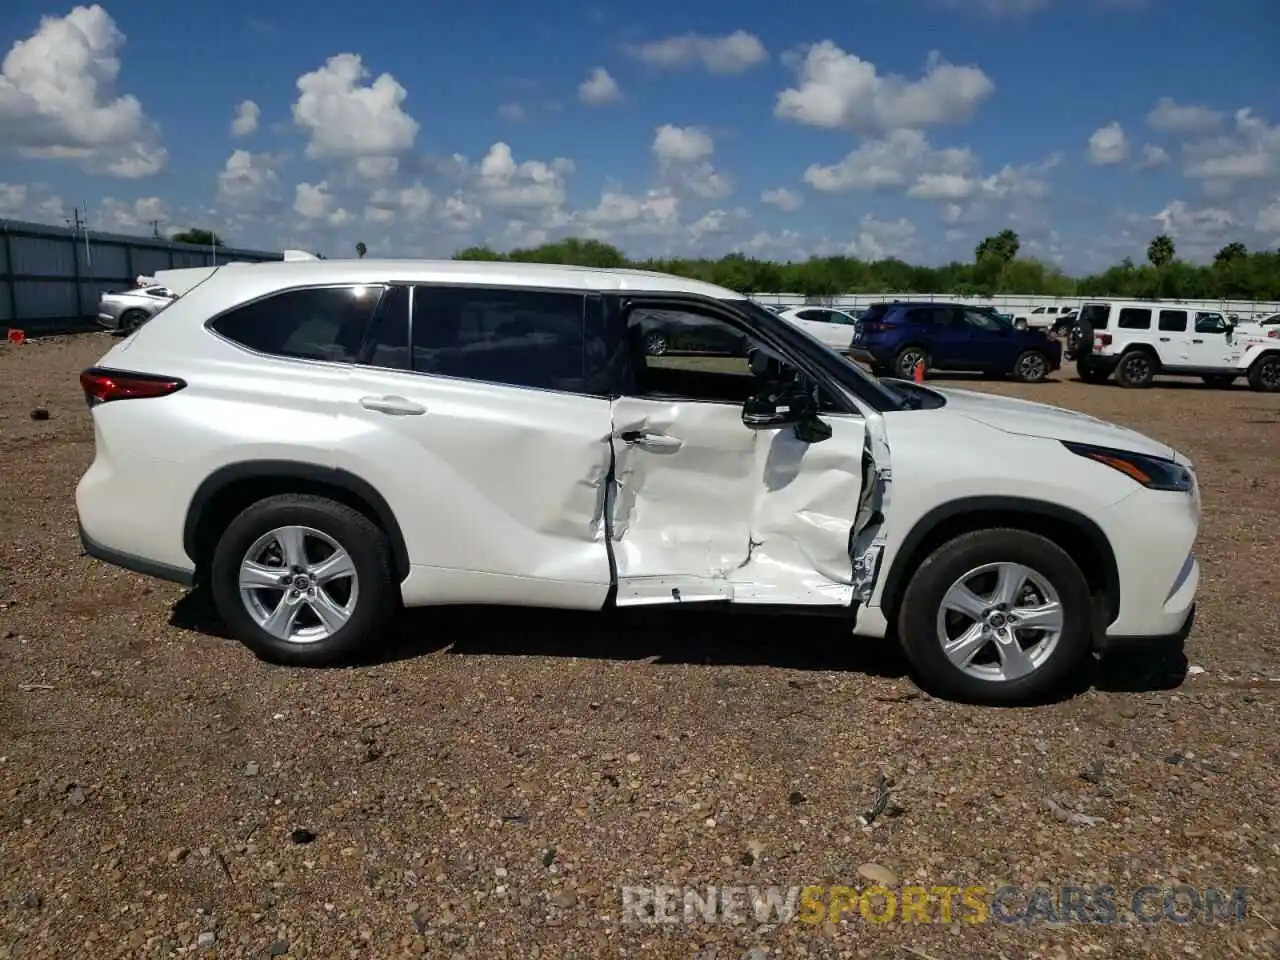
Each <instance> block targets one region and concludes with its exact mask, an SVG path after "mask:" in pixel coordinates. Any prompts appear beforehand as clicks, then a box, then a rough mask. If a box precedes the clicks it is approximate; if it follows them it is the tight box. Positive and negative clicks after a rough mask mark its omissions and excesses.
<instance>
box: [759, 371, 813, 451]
mask: <svg viewBox="0 0 1280 960" xmlns="http://www.w3.org/2000/svg"><path fill="white" fill-rule="evenodd" d="M742 423H743V425H744V426H746V427H747V428H748V429H751V430H770V429H774V428H777V427H786V426H793V427H795V434H796V438H797V439H799V440H803V441H804V442H805V443H819V442H821V441H823V440H826V439H827V438H828V437H830V436H831V427H830V425H829V424H826V423H824V422H822V421H821V420H819V419H818V400H817V397H816V396H815V394H814V391H813V389H812V388H809V387H805V386H804V385H803V384H800V383H796V382H794V381H793V382H790V383H775V384H772V385H770V386H768V387H766V388H765V389H764V390H761V391H760V392H759V393H755V394H752V395H751V396H750V397H748V398H747V400H746V402H745V403H744V404H743V405H742Z"/></svg>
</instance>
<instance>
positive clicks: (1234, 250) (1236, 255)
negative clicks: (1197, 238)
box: [1213, 240, 1249, 267]
mask: <svg viewBox="0 0 1280 960" xmlns="http://www.w3.org/2000/svg"><path fill="white" fill-rule="evenodd" d="M1247 256H1249V248H1248V247H1246V246H1245V245H1244V244H1243V243H1241V242H1240V241H1239V240H1234V241H1232V242H1231V243H1228V244H1227V245H1226V246H1225V247H1223V248H1222V249H1221V250H1219V251H1218V252H1217V253H1215V254H1214V255H1213V265H1214V266H1215V267H1225V266H1228V265H1229V264H1231V263H1233V262H1234V261H1236V260H1242V259H1244V258H1245V257H1247Z"/></svg>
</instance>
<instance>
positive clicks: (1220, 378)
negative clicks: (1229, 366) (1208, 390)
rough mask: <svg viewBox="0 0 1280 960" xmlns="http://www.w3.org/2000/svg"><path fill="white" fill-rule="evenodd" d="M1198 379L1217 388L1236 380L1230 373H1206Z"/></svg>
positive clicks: (1226, 385) (1224, 386)
mask: <svg viewBox="0 0 1280 960" xmlns="http://www.w3.org/2000/svg"><path fill="white" fill-rule="evenodd" d="M1200 379H1201V380H1203V381H1204V382H1205V383H1206V384H1207V385H1208V386H1210V387H1216V388H1218V389H1223V388H1226V387H1229V386H1231V385H1232V384H1233V383H1235V382H1236V378H1235V375H1234V374H1230V373H1206V374H1205V375H1204V376H1203V377H1201V378H1200Z"/></svg>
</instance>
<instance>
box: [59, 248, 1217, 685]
mask: <svg viewBox="0 0 1280 960" xmlns="http://www.w3.org/2000/svg"><path fill="white" fill-rule="evenodd" d="M674 319H679V320H680V321H681V323H683V324H685V325H687V326H692V325H697V324H701V325H703V326H705V327H706V328H707V330H706V331H705V333H706V335H705V336H703V337H701V338H700V339H699V340H698V341H697V342H705V343H709V344H712V345H713V347H714V348H715V349H714V351H712V352H711V354H710V355H707V354H701V353H697V352H694V351H692V350H689V351H684V352H682V351H680V350H675V349H671V350H667V351H665V352H664V353H662V354H661V355H653V354H652V353H650V352H649V351H648V350H647V349H646V335H647V332H648V331H649V329H650V328H651V327H653V326H654V325H659V326H661V325H662V324H664V323H668V322H670V321H672V320H674ZM735 340H736V341H737V343H738V347H736V348H733V349H730V348H729V347H728V346H726V345H727V344H732V343H733V342H734V341H735ZM81 381H82V384H83V387H84V392H85V395H86V398H87V400H88V403H89V406H90V409H91V413H92V417H93V424H94V429H95V441H96V443H95V447H96V455H95V458H94V461H93V463H92V465H91V466H90V467H89V469H88V471H87V472H86V473H85V475H84V477H83V478H82V479H81V481H80V483H79V486H78V488H77V490H76V505H77V508H78V513H79V519H80V529H81V537H82V539H83V543H84V546H85V549H86V552H88V553H89V554H90V555H92V556H94V557H98V558H100V559H102V560H106V561H109V562H112V563H115V564H118V565H120V566H123V567H127V568H129V569H132V570H136V571H140V572H144V573H148V574H151V575H154V576H159V577H165V578H168V579H171V580H175V581H178V582H180V583H183V584H188V585H190V584H196V583H200V584H207V585H208V587H209V588H210V590H211V595H212V597H213V600H214V602H215V603H216V605H217V608H218V610H219V612H220V614H221V616H222V617H223V619H224V620H225V622H226V624H227V626H228V627H229V628H230V630H231V632H232V633H233V635H235V636H236V637H238V638H239V639H240V640H241V641H243V642H244V643H245V644H246V645H247V646H249V647H250V648H251V649H252V650H254V651H255V652H256V653H257V654H258V655H260V656H262V657H264V658H267V659H271V660H275V661H279V662H285V663H292V664H299V665H305V664H317V665H319V664H327V663H335V662H341V661H343V660H345V659H347V658H348V657H350V656H351V655H352V654H353V653H354V652H355V651H357V650H360V649H362V648H368V647H370V646H374V645H377V644H379V643H381V642H383V636H384V630H385V628H386V626H387V624H388V621H389V619H390V618H391V617H392V616H393V615H394V614H395V612H396V611H397V609H398V608H399V607H400V605H401V604H404V605H406V606H418V605H429V604H467V603H492V604H510V605H522V606H535V607H539V606H540V607H561V608H578V609H598V608H601V607H605V606H607V605H616V606H629V605H638V604H684V603H704V602H716V601H718V602H722V603H734V604H755V605H760V606H769V605H773V606H783V607H807V608H814V609H818V610H825V611H827V612H830V613H834V614H836V615H839V616H844V617H846V618H847V619H848V622H849V624H850V626H851V628H852V629H853V631H854V632H856V633H860V634H867V635H872V636H885V635H886V634H896V636H897V637H898V638H899V639H900V641H901V643H902V644H903V646H904V648H905V649H906V651H907V653H908V655H909V657H910V658H911V660H912V661H913V663H914V664H915V666H916V667H917V668H918V672H919V674H920V675H921V676H922V678H923V679H924V680H925V682H926V683H927V684H929V685H932V686H934V687H936V688H939V690H940V692H943V693H945V694H948V695H953V696H958V697H964V698H970V699H976V700H979V701H985V702H990V703H1003V702H1015V701H1022V700H1026V699H1035V698H1039V697H1041V696H1043V695H1045V694H1046V693H1048V692H1049V691H1050V690H1052V689H1053V688H1055V687H1057V686H1058V685H1059V684H1060V683H1061V682H1063V681H1064V680H1066V679H1067V678H1068V677H1070V676H1072V675H1073V674H1075V673H1076V671H1078V669H1079V668H1080V666H1081V664H1082V660H1083V659H1084V658H1085V657H1087V656H1088V655H1089V654H1090V653H1091V651H1094V650H1097V649H1099V648H1100V647H1102V646H1103V645H1104V644H1106V643H1108V642H1114V641H1117V640H1119V639H1121V638H1128V637H1147V638H1151V637H1168V636H1169V635H1180V636H1185V634H1186V631H1187V630H1189V629H1190V624H1191V621H1192V617H1193V611H1194V605H1193V601H1194V597H1195V593H1196V587H1197V584H1198V582H1199V567H1198V565H1197V563H1196V560H1195V559H1194V557H1193V555H1192V545H1193V542H1194V541H1195V538H1196V533H1197V529H1198V526H1199V520H1200V500H1199V492H1198V487H1197V483H1196V478H1195V474H1194V472H1193V470H1192V468H1191V463H1190V461H1188V460H1187V458H1186V457H1184V456H1182V455H1181V454H1179V453H1177V452H1176V451H1174V450H1172V449H1170V448H1169V447H1168V446H1166V445H1165V444H1163V443H1160V442H1158V441H1156V440H1152V439H1149V438H1147V437H1145V436H1143V435H1141V434H1138V433H1135V432H1133V431H1132V430H1128V429H1125V428H1123V427H1118V426H1112V425H1110V424H1107V423H1104V422H1102V421H1099V420H1095V419H1093V418H1092V417H1087V416H1083V415H1081V414H1078V413H1072V412H1069V411H1065V410H1059V409H1055V408H1053V407H1048V406H1043V405H1040V404H1035V403H1028V402H1023V401H1018V400H1012V399H1007V398H1001V397H994V396H987V395H984V394H980V393H972V392H968V391H963V390H940V389H936V388H933V387H932V386H925V385H917V384H912V383H909V382H905V381H878V380H876V379H874V378H872V377H870V376H869V375H867V374H865V373H864V372H863V371H861V370H860V369H859V368H858V367H856V366H855V365H854V364H852V363H849V362H848V361H846V360H845V359H844V358H843V357H841V356H840V355H839V354H837V353H835V352H834V351H832V350H830V349H828V348H826V347H825V346H823V345H822V344H821V343H819V342H818V341H816V340H815V339H813V338H812V337H809V336H808V335H806V334H805V333H803V332H802V331H800V330H798V329H796V328H795V327H793V326H792V325H790V324H788V323H787V322H786V321H784V320H781V319H779V318H778V317H776V316H774V315H773V314H771V313H770V312H769V311H767V310H765V309H764V308H762V307H760V306H758V305H756V304H755V303H753V302H752V301H751V300H749V299H747V298H746V297H743V296H741V295H739V294H737V293H734V292H733V291H731V290H726V289H723V288H721V287H716V286H711V285H709V284H706V283H700V282H697V281H693V280H686V279H682V278H679V277H672V276H666V275H662V274H657V273H644V272H640V271H630V270H593V269H587V268H578V267H562V266H551V265H537V264H516V263H476V262H453V261H444V262H432V261H382V262H378V261H369V260H363V261H361V260H350V261H336V260H331V261H323V262H312V263H306V262H292V263H289V262H286V263H267V264H252V265H238V266H236V267H234V268H220V269H218V270H215V271H212V273H211V275H210V276H209V278H208V279H207V280H205V281H204V282H202V283H199V284H198V285H196V286H194V287H193V288H191V289H190V290H189V291H186V292H185V293H184V295H183V296H182V297H181V298H180V299H178V300H177V301H176V302H175V303H174V305H173V306H171V307H170V308H169V309H168V310H167V311H166V312H165V322H164V323H159V324H148V325H146V326H145V327H143V328H142V329H141V330H140V331H138V332H137V333H135V334H133V335H132V336H130V337H129V338H127V339H126V340H124V341H123V342H121V343H119V344H118V345H116V346H115V347H114V348H113V349H112V350H111V351H110V352H109V353H107V354H106V356H104V357H103V358H102V360H101V361H100V363H99V364H98V366H96V367H94V368H92V369H89V370H86V371H85V372H84V373H83V374H82V376H81ZM602 642H603V641H602Z"/></svg>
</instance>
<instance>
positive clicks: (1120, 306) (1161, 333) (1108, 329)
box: [1071, 300, 1280, 392]
mask: <svg viewBox="0 0 1280 960" xmlns="http://www.w3.org/2000/svg"><path fill="white" fill-rule="evenodd" d="M1072 334H1073V336H1072V338H1071V341H1072V342H1071V353H1072V355H1073V356H1074V359H1075V361H1076V369H1077V370H1078V371H1079V373H1080V379H1082V380H1084V381H1085V382H1087V383H1103V382H1105V381H1106V380H1107V379H1108V378H1109V377H1110V376H1111V375H1112V374H1113V373H1114V374H1115V377H1116V381H1117V382H1118V383H1119V384H1120V385H1121V386H1122V387H1149V386H1151V383H1152V381H1153V380H1154V379H1155V377H1156V375H1157V374H1165V375H1170V376H1190V377H1200V378H1201V379H1203V380H1204V382H1205V383H1207V384H1209V385H1211V386H1223V387H1225V386H1230V385H1231V384H1232V383H1233V382H1234V381H1235V379H1236V378H1237V377H1240V376H1244V377H1247V378H1248V381H1249V386H1250V387H1252V388H1253V389H1254V390H1263V391H1267V392H1275V391H1277V390H1280V342H1277V341H1276V340H1274V339H1268V338H1267V337H1266V336H1265V334H1260V333H1258V332H1256V331H1253V332H1251V331H1249V330H1248V329H1247V328H1246V329H1242V330H1237V329H1236V327H1235V325H1234V324H1232V323H1231V322H1230V321H1229V320H1227V319H1226V318H1225V317H1224V316H1223V315H1222V314H1220V313H1213V312H1206V311H1196V310H1189V309H1187V308H1186V307H1185V306H1181V305H1179V304H1177V303H1159V302H1153V301H1150V300H1135V301H1131V302H1116V303H1085V304H1084V305H1083V306H1082V307H1081V308H1080V315H1079V317H1078V318H1077V327H1076V328H1075V329H1074V330H1073V331H1072Z"/></svg>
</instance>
